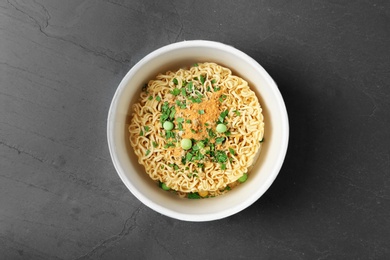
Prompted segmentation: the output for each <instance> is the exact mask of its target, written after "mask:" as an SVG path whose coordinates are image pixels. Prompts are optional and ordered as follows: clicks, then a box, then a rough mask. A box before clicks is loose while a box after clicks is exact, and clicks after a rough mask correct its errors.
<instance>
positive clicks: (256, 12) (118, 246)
mask: <svg viewBox="0 0 390 260" xmlns="http://www.w3.org/2000/svg"><path fill="white" fill-rule="evenodd" d="M389 28H390V4H389V2H388V1H330V0H329V1H283V0H278V1H254V0H253V1H125V0H97V1H95V0H85V1H79V0H72V1H62V0H3V1H0V256H1V257H0V258H1V259H260V258H261V259H389V258H390V249H389V241H390V223H389V219H390V203H389V200H390V177H389V176H390V148H389V147H390V131H389V129H390V115H389V114H390V102H389V100H390V96H389V95H390V85H389V82H390V49H389V46H390V29H389ZM190 39H207V40H215V41H220V42H224V43H227V44H230V45H233V46H235V47H237V48H238V49H241V50H242V51H244V52H246V53H248V54H249V55H250V56H252V57H253V58H254V59H256V60H257V61H258V62H259V63H260V64H261V65H263V66H264V68H265V69H266V70H267V71H268V72H269V73H270V74H271V76H272V77H274V79H275V81H276V82H277V83H278V85H279V87H280V91H281V93H282V95H283V96H284V98H285V101H286V106H287V109H288V113H289V117H290V124H291V125H290V126H291V139H290V146H289V149H288V154H287V158H286V161H285V164H284V166H283V168H282V170H281V172H280V175H279V176H278V178H277V180H276V181H275V183H274V184H273V185H272V186H271V188H270V189H269V190H268V191H267V193H266V194H265V195H264V196H263V197H262V198H260V199H259V200H258V201H257V202H256V203H255V204H253V205H252V206H251V207H249V208H247V209H246V210H244V211H242V212H241V213H239V214H236V215H234V216H231V217H229V218H226V219H223V220H220V221H213V222H207V223H188V222H181V221H177V220H173V219H170V218H167V217H165V216H162V215H160V214H158V213H156V212H154V211H152V210H150V209H149V208H147V207H145V206H144V205H143V204H141V203H140V202H139V201H138V200H137V199H136V198H135V197H134V196H133V195H132V194H131V193H130V192H129V191H128V190H127V189H126V187H125V186H124V185H123V184H122V182H121V181H120V179H119V177H118V176H117V174H116V172H115V169H114V167H113V165H112V163H111V160H110V157H109V152H108V148H107V142H106V117H107V112H108V108H109V105H110V101H111V98H112V96H113V94H114V92H115V90H116V87H117V85H118V84H119V82H120V80H121V79H122V77H123V76H124V75H125V73H126V72H127V71H128V70H129V69H130V68H131V67H132V66H133V65H134V64H135V63H136V62H137V61H138V60H140V59H141V58H142V57H143V56H144V55H146V54H148V53H149V52H151V51H153V50H155V49H156V48H158V47H161V46H163V45H166V44H169V43H172V42H177V41H182V40H190Z"/></svg>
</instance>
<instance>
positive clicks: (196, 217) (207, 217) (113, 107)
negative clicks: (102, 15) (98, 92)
mask: <svg viewBox="0 0 390 260" xmlns="http://www.w3.org/2000/svg"><path fill="white" fill-rule="evenodd" d="M193 47H208V48H216V49H219V50H222V51H225V52H227V53H231V54H233V55H236V56H239V57H240V59H243V60H244V61H245V62H247V63H248V64H250V65H251V66H252V67H253V68H255V69H256V71H258V72H259V73H261V74H262V76H263V77H264V78H265V80H266V81H267V82H268V83H269V85H270V89H271V90H272V92H273V94H274V96H275V97H276V101H277V105H278V107H279V111H280V113H281V122H282V128H283V131H282V133H283V135H282V140H281V145H280V153H278V157H277V159H275V162H274V167H273V173H272V174H271V175H270V176H269V177H268V178H267V179H266V182H265V183H264V184H263V185H262V187H263V188H262V189H259V190H258V191H257V192H255V193H253V194H252V196H250V197H247V198H246V199H245V200H243V202H242V203H239V204H237V205H235V206H234V207H231V208H228V209H225V210H223V211H219V212H216V213H208V214H204V213H202V214H186V213H181V212H177V211H174V210H172V209H168V208H164V207H162V206H161V205H159V204H157V203H155V202H153V201H151V200H149V199H148V198H146V197H144V196H143V194H142V193H141V192H139V191H138V189H137V188H136V187H135V186H134V185H133V184H132V183H131V182H130V181H129V180H128V179H127V178H126V177H125V175H124V174H123V172H124V169H123V168H122V165H121V162H120V160H119V158H118V156H117V155H116V153H115V141H114V136H113V131H112V130H113V129H114V125H115V120H114V119H115V115H116V111H117V103H118V102H117V101H118V99H119V98H120V94H121V93H122V91H123V89H124V88H125V87H126V85H127V82H128V81H129V79H130V78H131V77H132V76H133V75H135V74H136V73H137V72H138V70H140V69H141V68H142V67H143V66H144V65H145V64H146V63H148V62H149V61H150V60H153V59H154V58H156V57H158V56H160V55H162V54H164V53H167V52H170V51H173V50H177V49H181V48H193ZM107 141H108V148H109V152H110V156H111V160H112V162H113V164H114V167H115V169H116V172H117V174H118V175H119V177H120V179H121V180H122V182H123V183H124V184H125V186H126V187H127V188H128V189H129V190H130V192H131V193H132V194H133V195H134V196H135V197H136V198H137V199H138V200H139V201H141V202H142V203H143V204H145V205H146V206H148V207H149V208H151V209H153V210H155V211H157V212H159V213H161V214H163V215H165V216H168V217H171V218H174V219H179V220H184V221H193V222H202V221H212V220H218V219H222V218H225V217H229V216H231V215H234V214H236V213H238V212H240V211H242V210H243V209H245V208H247V207H249V206H250V205H251V204H253V203H254V202H255V201H257V200H258V199H259V198H260V197H261V196H262V195H263V194H264V193H265V192H266V191H267V190H268V188H269V187H270V186H271V184H272V183H273V182H274V180H275V179H276V177H277V176H278V174H279V172H280V169H281V167H282V165H283V162H284V159H285V156H286V153H287V148H288V142H289V120H288V114H287V110H286V106H285V103H284V100H283V97H282V95H281V93H280V90H279V88H278V86H277V84H276V82H275V81H274V80H273V79H272V77H271V76H270V75H269V74H268V72H267V71H266V70H265V69H264V68H263V67H262V66H261V65H260V64H259V63H258V62H257V61H256V60H254V59H253V58H252V57H250V56H249V55H248V54H246V53H244V52H242V51H240V50H238V49H236V48H235V47H233V46H230V45H227V44H224V43H221V42H216V41H209V40H189V41H181V42H176V43H171V44H168V45H165V46H163V47H160V48H158V49H156V50H154V51H152V52H150V53H149V54H147V55H146V56H145V57H143V58H142V59H141V60H139V61H138V62H137V63H136V64H134V66H132V67H131V69H130V70H129V71H128V72H127V73H126V75H125V76H124V77H123V79H122V80H121V82H120V83H119V85H118V87H117V89H116V91H115V94H114V96H113V98H112V101H111V104H110V107H109V110H108V117H107Z"/></svg>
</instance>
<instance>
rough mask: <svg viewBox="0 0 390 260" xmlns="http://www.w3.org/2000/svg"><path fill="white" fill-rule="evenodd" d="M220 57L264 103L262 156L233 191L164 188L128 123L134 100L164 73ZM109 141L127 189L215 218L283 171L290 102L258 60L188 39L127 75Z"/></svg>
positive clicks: (184, 215)
mask: <svg viewBox="0 0 390 260" xmlns="http://www.w3.org/2000/svg"><path fill="white" fill-rule="evenodd" d="M206 61H207V62H215V63H218V64H220V65H222V66H225V67H227V68H230V69H231V70H232V71H233V73H234V74H235V75H238V76H240V77H242V78H244V79H245V80H246V81H248V83H249V84H250V87H251V88H252V90H254V91H255V93H256V95H257V97H258V98H259V101H260V105H261V106H262V108H263V115H264V123H265V132H264V142H263V146H262V150H261V153H260V157H259V159H258V160H257V162H256V164H255V166H254V167H253V169H252V170H251V172H250V175H249V178H248V180H247V181H246V182H245V183H244V184H242V185H239V186H238V187H236V188H234V189H232V190H231V191H229V192H228V193H226V194H224V195H222V196H217V197H215V198H208V199H198V200H191V199H182V198H179V197H178V196H177V195H175V194H173V193H170V192H166V191H164V190H162V189H160V188H159V187H158V185H157V184H156V183H155V182H154V181H152V180H151V179H150V178H149V176H148V175H147V174H146V173H145V170H144V168H143V166H142V165H140V164H138V160H137V157H136V155H135V154H134V152H133V150H132V147H131V146H130V143H129V139H128V138H129V134H128V130H127V126H128V123H129V120H130V116H131V104H132V103H133V102H135V101H136V100H137V98H138V96H139V94H140V91H141V88H142V86H143V85H144V84H145V83H147V82H148V81H149V80H150V79H153V78H154V77H155V76H156V75H157V74H158V73H160V72H161V73H164V72H166V71H167V70H169V69H171V70H176V69H179V68H180V67H182V66H184V65H191V64H194V63H195V62H206ZM107 137H108V146H109V149H110V154H111V158H112V161H113V163H114V166H115V168H116V170H117V172H118V174H119V177H120V178H121V179H122V181H123V183H124V184H125V185H126V186H127V188H128V189H129V190H130V191H131V192H132V193H133V194H134V196H135V197H137V198H138V199H139V200H140V201H141V202H142V203H144V204H145V205H146V206H148V207H150V208H151V209H153V210H155V211H157V212H159V213H161V214H163V215H166V216H169V217H172V218H175V219H180V220H185V221H210V220H217V219H221V218H225V217H228V216H231V215H233V214H235V213H237V212H239V211H241V210H243V209H245V208H247V207H248V206H250V205H251V204H252V203H254V202H255V201H256V200H257V199H259V198H260V197H261V196H262V195H263V194H264V193H265V192H266V190H267V189H268V188H269V187H270V186H271V184H272V182H273V181H274V180H275V178H276V176H277V175H278V173H279V171H280V168H281V167H282V164H283V161H284V158H285V155H286V151H287V145H288V138H289V125H288V117H287V111H286V107H285V104H284V101H283V98H282V96H281V94H280V92H279V89H278V87H277V86H276V84H275V82H274V81H273V80H272V78H271V77H270V76H269V74H268V73H267V72H266V71H265V70H264V69H263V67H261V66H260V65H259V64H258V63H257V62H256V61H255V60H254V59H252V58H251V57H249V56H248V55H246V54H245V53H243V52H241V51H239V50H237V49H235V48H234V47H231V46H228V45H225V44H222V43H218V42H212V41H203V40H195V41H184V42H178V43H174V44H170V45H167V46H165V47H162V48H160V49H157V50H155V51H153V52H152V53H150V54H149V55H147V56H146V57H144V58H143V59H142V60H140V61H139V62H138V63H137V64H136V65H134V67H133V68H132V69H131V70H130V71H129V72H128V73H127V74H126V76H125V77H124V78H123V80H122V81H121V83H120V84H119V86H118V89H117V90H116V93H115V95H114V97H113V99H112V103H111V106H110V110H109V113H108V122H107Z"/></svg>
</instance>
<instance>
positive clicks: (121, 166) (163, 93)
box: [107, 40, 289, 222]
mask: <svg viewBox="0 0 390 260" xmlns="http://www.w3.org/2000/svg"><path fill="white" fill-rule="evenodd" d="M107 137H108V145H109V150H110V154H111V158H112V161H113V164H114V166H115V169H116V171H117V173H118V175H119V177H120V178H121V180H122V181H123V183H124V184H125V185H126V187H127V188H128V189H129V190H130V192H131V193H132V194H133V195H134V196H135V197H137V198H138V199H139V200H140V201H141V202H142V203H144V204H145V205H146V206H148V207H149V208H151V209H153V210H155V211H156V212H159V213H161V214H163V215H166V216H168V217H171V218H175V219H179V220H184V221H196V222H200V221H211V220H217V219H222V218H225V217H228V216H231V215H233V214H235V213H237V212H240V211H242V210H244V209H245V208H247V207H248V206H250V205H251V204H253V203H254V202H255V201H256V200H257V199H259V198H260V197H261V196H262V195H263V194H264V193H265V192H266V191H267V189H268V188H269V187H270V186H271V184H272V183H273V181H274V180H275V178H276V176H277V175H278V173H279V171H280V169H281V166H282V164H283V161H284V158H285V155H286V151H287V146H288V138H289V125H288V116H287V111H286V107H285V104H284V101H283V98H282V96H281V94H280V92H279V89H278V87H277V85H276V84H275V82H274V81H273V80H272V78H271V77H270V76H269V74H268V73H267V72H266V71H265V70H264V69H263V67H261V65H259V64H258V63H257V62H256V61H255V60H254V59H252V58H251V57H249V56H248V55H246V54H245V53H243V52H242V51H240V50H238V49H236V48H234V47H232V46H228V45H225V44H223V43H219V42H213V41H204V40H194V41H184V42H178V43H174V44H170V45H167V46H164V47H162V48H160V49H157V50H155V51H153V52H152V53H150V54H148V55H147V56H146V57H144V58H143V59H141V60H140V61H139V62H138V63H137V64H135V65H134V66H133V67H132V68H131V69H130V71H129V72H128V73H127V74H126V76H125V77H124V78H123V80H122V81H121V83H120V84H119V86H118V88H117V90H116V93H115V95H114V97H113V99H112V103H111V106H110V109H109V113H108V122H107Z"/></svg>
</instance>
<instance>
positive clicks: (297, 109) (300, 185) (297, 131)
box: [254, 58, 321, 209]
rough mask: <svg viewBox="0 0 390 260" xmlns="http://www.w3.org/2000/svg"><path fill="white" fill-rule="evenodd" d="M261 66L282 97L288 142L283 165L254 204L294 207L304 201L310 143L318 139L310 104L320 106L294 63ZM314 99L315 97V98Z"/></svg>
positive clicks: (308, 173) (271, 206) (264, 206)
mask: <svg viewBox="0 0 390 260" xmlns="http://www.w3.org/2000/svg"><path fill="white" fill-rule="evenodd" d="M255 59H256V58H255ZM260 64H262V66H263V67H264V68H265V69H266V70H267V72H268V73H269V74H270V75H271V77H272V78H273V79H274V80H275V82H276V84H277V85H278V88H279V90H280V92H281V94H282V96H283V99H284V102H285V105H286V109H287V113H288V117H289V127H290V135H289V145H288V149H287V154H286V157H285V160H284V163H283V166H282V168H281V170H280V172H279V175H278V177H277V178H276V179H275V181H274V183H273V184H272V185H271V187H270V188H269V189H268V190H267V191H266V193H265V194H264V195H263V196H262V197H261V198H260V199H259V200H258V201H257V202H255V203H254V205H255V207H257V206H259V207H262V208H263V209H264V208H268V209H271V208H280V207H281V206H285V207H287V208H291V207H296V206H297V205H298V204H299V201H303V200H305V197H306V196H307V194H306V192H305V187H306V183H307V182H308V181H309V180H308V179H310V178H311V177H310V175H312V172H311V171H312V169H311V168H310V166H308V160H310V158H311V156H312V151H313V144H314V143H315V142H316V141H315V140H318V138H319V137H318V133H316V131H312V129H313V128H314V129H317V127H315V126H313V124H314V123H315V121H316V120H312V116H313V114H312V112H310V111H313V106H321V103H317V102H312V101H309V100H313V96H312V95H317V94H318V93H314V92H313V91H307V90H308V88H309V87H308V86H307V85H308V83H307V82H305V78H306V76H305V75H304V72H302V71H299V70H298V69H293V68H295V67H296V68H299V66H298V65H297V66H294V64H291V63H290V64H286V63H284V65H283V66H281V65H279V64H272V63H268V64H267V62H265V63H264V61H263V62H262V63H260ZM315 100H316V101H318V99H315Z"/></svg>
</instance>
